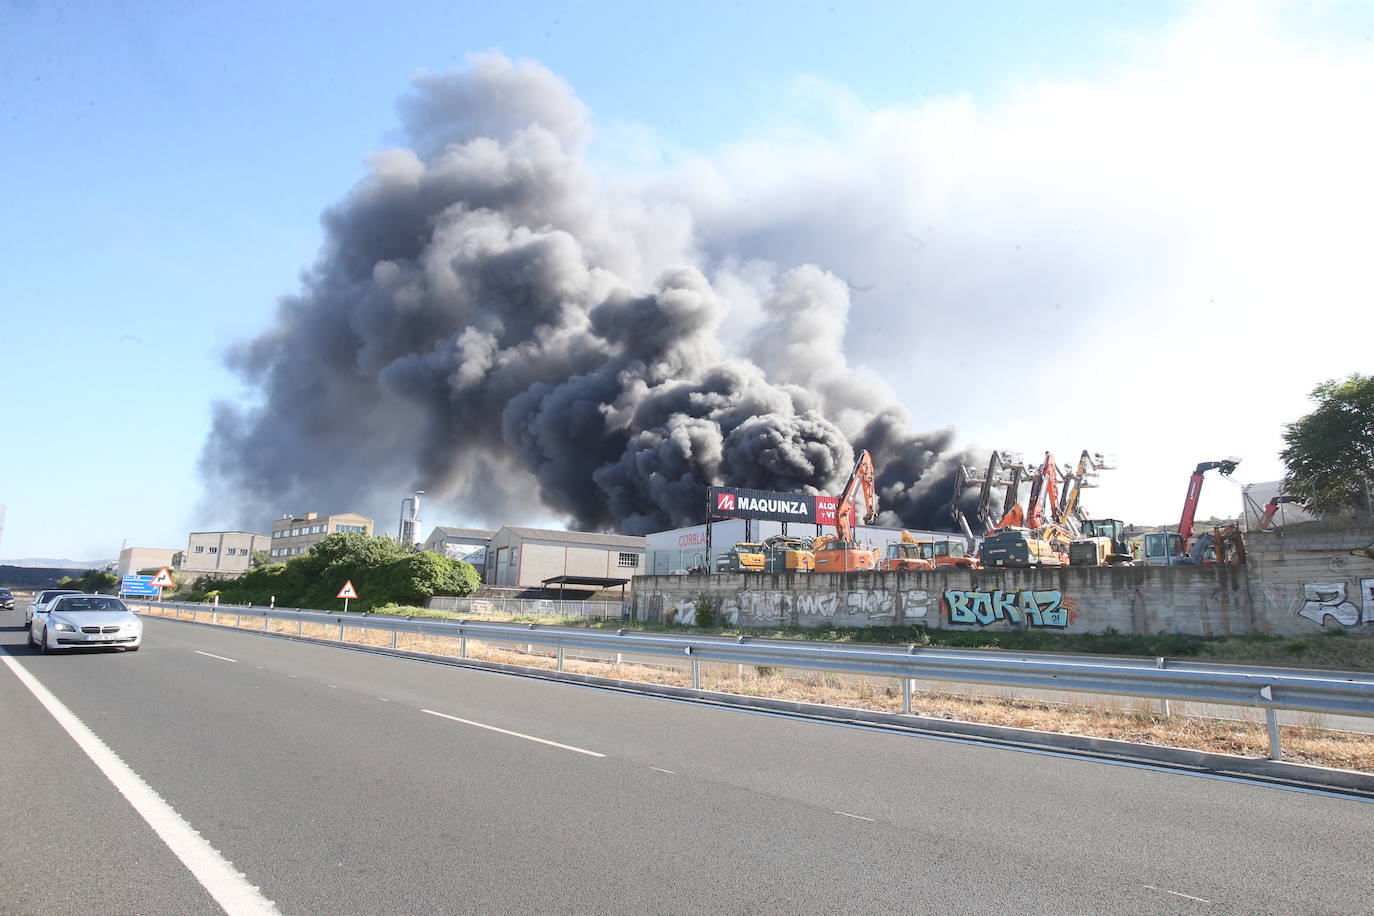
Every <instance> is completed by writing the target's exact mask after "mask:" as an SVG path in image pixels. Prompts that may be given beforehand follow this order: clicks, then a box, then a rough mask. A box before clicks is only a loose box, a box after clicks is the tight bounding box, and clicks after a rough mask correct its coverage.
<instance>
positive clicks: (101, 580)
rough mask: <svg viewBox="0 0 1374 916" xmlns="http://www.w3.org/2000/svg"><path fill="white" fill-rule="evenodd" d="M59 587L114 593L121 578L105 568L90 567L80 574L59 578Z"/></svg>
mask: <svg viewBox="0 0 1374 916" xmlns="http://www.w3.org/2000/svg"><path fill="white" fill-rule="evenodd" d="M57 587H58V588H74V589H77V590H79V591H83V592H92V593H93V592H103V593H105V594H107V595H112V594H114V593H115V591H116V590H117V589H118V588H119V579H117V578H115V574H114V573H112V572H106V571H105V570H103V569H88V570H86V571H85V572H83V573H82V574H81V575H79V576H67V577H65V578H62V579H58V580H57Z"/></svg>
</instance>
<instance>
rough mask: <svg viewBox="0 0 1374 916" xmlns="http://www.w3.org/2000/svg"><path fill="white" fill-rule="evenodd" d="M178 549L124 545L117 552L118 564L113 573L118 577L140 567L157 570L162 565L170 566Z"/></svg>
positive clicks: (134, 571)
mask: <svg viewBox="0 0 1374 916" xmlns="http://www.w3.org/2000/svg"><path fill="white" fill-rule="evenodd" d="M178 553H180V551H177V550H173V549H171V548H163V547H125V548H124V549H123V550H121V551H120V552H119V564H118V565H117V566H116V567H115V575H116V576H118V577H119V578H121V579H122V578H124V577H125V576H132V575H134V574H135V573H137V572H138V571H139V570H140V569H151V570H153V571H154V572H157V571H158V570H159V569H161V568H162V567H164V566H166V567H169V568H170V567H171V566H172V565H173V560H174V559H175V558H176V555H177V554H178Z"/></svg>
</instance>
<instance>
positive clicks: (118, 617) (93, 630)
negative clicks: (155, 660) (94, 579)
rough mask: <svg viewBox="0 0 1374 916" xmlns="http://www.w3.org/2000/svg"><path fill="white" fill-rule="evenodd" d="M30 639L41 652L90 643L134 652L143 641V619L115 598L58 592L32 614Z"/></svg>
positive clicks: (77, 646)
mask: <svg viewBox="0 0 1374 916" xmlns="http://www.w3.org/2000/svg"><path fill="white" fill-rule="evenodd" d="M29 642H31V643H33V644H34V645H36V646H38V648H39V649H40V650H42V651H43V652H44V653H48V652H53V651H56V650H59V649H80V648H88V647H93V646H116V647H118V648H121V649H125V650H127V651H129V652H137V651H138V649H139V646H141V645H142V644H143V621H142V620H139V619H138V617H136V616H135V615H134V614H133V613H131V612H130V611H129V608H128V607H127V606H126V605H125V604H124V602H123V601H120V600H119V599H118V598H111V597H110V596H108V595H83V594H81V593H79V592H78V593H77V594H75V595H59V596H58V597H57V598H55V599H53V601H52V602H50V603H49V604H47V605H46V606H45V607H44V608H42V609H40V610H39V611H38V613H37V614H35V615H34V618H33V623H32V624H31V625H30V627H29Z"/></svg>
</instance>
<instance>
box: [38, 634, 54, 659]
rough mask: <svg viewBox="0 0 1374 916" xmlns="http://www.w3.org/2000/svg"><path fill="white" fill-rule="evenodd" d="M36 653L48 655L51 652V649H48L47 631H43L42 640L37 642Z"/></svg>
mask: <svg viewBox="0 0 1374 916" xmlns="http://www.w3.org/2000/svg"><path fill="white" fill-rule="evenodd" d="M38 651H39V652H42V653H43V654H44V655H48V654H50V653H51V652H52V649H50V648H48V631H47V630H44V631H43V638H42V639H40V640H39V641H38Z"/></svg>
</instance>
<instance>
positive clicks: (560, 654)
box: [558, 646, 563, 671]
mask: <svg viewBox="0 0 1374 916" xmlns="http://www.w3.org/2000/svg"><path fill="white" fill-rule="evenodd" d="M558 670H559V671H562V670H563V647H562V646H559V647H558Z"/></svg>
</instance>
